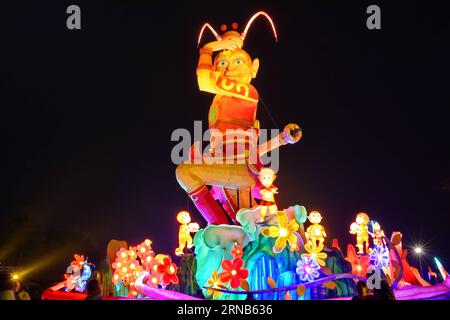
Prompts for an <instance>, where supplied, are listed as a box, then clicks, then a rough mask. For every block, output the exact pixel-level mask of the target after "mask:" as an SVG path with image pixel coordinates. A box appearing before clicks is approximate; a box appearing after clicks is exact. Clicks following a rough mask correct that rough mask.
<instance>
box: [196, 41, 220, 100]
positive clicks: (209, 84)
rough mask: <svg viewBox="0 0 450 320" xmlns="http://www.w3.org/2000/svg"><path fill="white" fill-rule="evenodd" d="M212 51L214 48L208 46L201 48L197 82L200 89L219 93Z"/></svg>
mask: <svg viewBox="0 0 450 320" xmlns="http://www.w3.org/2000/svg"><path fill="white" fill-rule="evenodd" d="M212 52H213V51H212V49H211V48H209V47H207V46H205V47H203V48H201V49H200V57H199V59H198V66H197V82H198V87H199V89H200V91H205V92H209V93H214V94H217V90H216V81H215V79H214V69H213V63H212Z"/></svg>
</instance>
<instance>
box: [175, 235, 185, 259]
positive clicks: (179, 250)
mask: <svg viewBox="0 0 450 320" xmlns="http://www.w3.org/2000/svg"><path fill="white" fill-rule="evenodd" d="M185 246H186V239H185V238H184V237H180V238H179V240H178V248H176V249H175V255H177V256H182V255H184V247H185Z"/></svg>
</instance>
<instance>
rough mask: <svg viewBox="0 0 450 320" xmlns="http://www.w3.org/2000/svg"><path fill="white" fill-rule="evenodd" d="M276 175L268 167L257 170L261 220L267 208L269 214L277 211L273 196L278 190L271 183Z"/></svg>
mask: <svg viewBox="0 0 450 320" xmlns="http://www.w3.org/2000/svg"><path fill="white" fill-rule="evenodd" d="M276 177H277V176H276V175H275V172H273V170H272V169H270V168H264V169H262V170H261V171H260V172H259V181H260V182H261V184H262V187H261V189H260V191H259V192H260V193H261V196H262V201H261V204H260V211H261V221H264V219H265V217H266V213H267V210H269V212H270V214H276V213H277V212H278V208H277V204H276V203H275V197H274V195H275V194H276V193H278V191H277V187H275V186H274V185H273V182H274V180H275V179H276Z"/></svg>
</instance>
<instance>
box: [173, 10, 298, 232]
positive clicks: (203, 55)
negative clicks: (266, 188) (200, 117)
mask: <svg viewBox="0 0 450 320" xmlns="http://www.w3.org/2000/svg"><path fill="white" fill-rule="evenodd" d="M260 16H262V17H264V18H266V19H267V20H268V21H269V23H270V25H271V27H272V31H273V33H274V35H275V38H277V33H276V30H275V25H274V23H273V21H272V19H271V18H270V16H269V15H268V14H266V13H265V12H262V11H260V12H258V13H256V14H255V15H254V16H252V18H251V19H250V20H249V21H248V23H247V25H246V27H245V29H244V31H243V32H242V33H239V32H237V31H236V30H230V31H226V32H225V33H224V34H222V35H219V34H218V33H217V32H216V31H215V30H214V28H213V27H211V25H209V24H208V23H205V24H204V25H203V27H202V29H201V31H200V35H199V38H198V44H200V42H201V39H202V36H203V33H204V31H205V30H210V31H211V32H212V33H213V35H214V36H215V37H216V41H212V42H209V43H207V44H206V45H204V46H203V47H202V48H201V49H200V57H199V61H198V67H197V82H198V86H199V89H200V90H201V91H204V92H208V93H211V94H213V95H214V99H213V102H212V104H211V106H210V109H209V115H208V122H209V128H210V129H211V131H212V132H213V133H212V134H211V141H210V146H211V148H210V153H209V155H208V157H209V158H205V157H204V156H202V157H201V159H200V161H198V162H197V161H195V162H194V163H192V161H189V162H185V163H182V164H180V165H179V166H178V167H177V170H176V176H177V180H178V182H179V184H180V185H181V187H182V188H183V189H184V190H185V191H186V192H187V193H188V194H189V196H190V198H191V199H192V201H193V202H194V204H195V206H196V207H197V209H198V210H199V211H200V213H201V214H202V216H203V217H204V218H205V219H206V220H207V222H208V223H209V224H229V223H230V220H233V221H235V214H236V213H237V209H239V206H241V207H242V206H244V207H245V205H243V202H244V201H245V200H247V201H248V199H249V198H250V195H251V190H252V187H253V186H254V185H255V183H256V181H257V176H258V170H259V168H260V167H261V162H260V160H259V157H260V156H261V155H262V154H257V155H256V157H255V159H253V160H252V159H251V155H250V154H251V153H252V151H255V149H256V147H257V145H258V136H259V122H258V120H257V119H256V113H257V104H258V100H259V95H258V91H257V90H256V88H255V87H253V86H252V85H251V84H250V82H251V80H252V79H253V78H255V77H256V75H257V73H258V69H259V60H258V59H252V58H251V57H250V55H249V54H248V53H247V52H246V51H245V50H243V49H242V47H243V45H244V40H245V38H246V36H247V32H248V31H249V29H250V26H251V25H252V23H253V21H254V20H255V19H256V18H258V17H260ZM233 27H234V29H236V28H237V25H236V24H233ZM225 30H226V28H222V31H225ZM214 53H216V55H215V57H214V58H213V54H214ZM230 131H232V133H231V134H229V132H230ZM300 138H301V130H300V128H299V127H298V126H297V125H295V124H289V125H287V126H286V127H285V128H284V131H283V133H281V134H280V135H279V136H277V137H275V138H273V139H271V140H270V141H268V143H267V144H266V146H267V148H265V152H269V151H271V150H273V149H275V148H278V147H279V146H280V145H285V144H287V143H296V142H297V141H299V140H300ZM239 143H241V144H243V146H244V147H243V148H236V145H238V144H239ZM261 149H263V148H261ZM224 151H225V152H224ZM230 151H231V152H230ZM256 152H257V151H256ZM197 153H198V150H197ZM257 153H258V152H257ZM191 154H194V155H195V154H196V150H195V148H194V150H193V151H192V152H191ZM211 158H213V159H216V160H217V159H220V160H223V161H222V162H217V161H215V162H213V163H211V162H210V161H206V160H207V159H211ZM207 186H213V188H216V189H217V188H219V190H220V192H215V193H214V196H216V198H217V194H219V196H223V198H224V199H225V200H223V201H222V199H219V200H220V201H221V202H222V204H223V206H224V209H225V210H226V213H227V214H225V212H224V210H223V209H222V208H221V206H220V205H219V204H218V203H217V202H216V200H215V198H214V196H213V194H212V193H211V192H210V190H209V189H208V187H207ZM216 189H214V190H216ZM230 190H231V191H233V190H238V191H240V194H244V193H245V194H247V195H248V196H247V197H243V196H241V197H240V196H239V194H238V196H237V198H238V199H240V200H241V201H237V202H238V204H237V205H236V202H233V205H229V204H230V203H231V202H232V197H230V196H229V191H230ZM224 203H225V204H227V206H225V205H224ZM239 203H240V204H239ZM250 203H251V201H250ZM225 207H226V208H232V209H230V210H227V209H226V208H225ZM246 207H250V205H247V206H246ZM233 208H234V209H233ZM233 210H234V211H233ZM231 211H233V212H231ZM233 215H234V216H233Z"/></svg>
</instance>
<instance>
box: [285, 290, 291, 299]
mask: <svg viewBox="0 0 450 320" xmlns="http://www.w3.org/2000/svg"><path fill="white" fill-rule="evenodd" d="M284 300H292V296H291V293H290V292H289V291H288V292H286V293H285V294H284Z"/></svg>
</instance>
